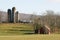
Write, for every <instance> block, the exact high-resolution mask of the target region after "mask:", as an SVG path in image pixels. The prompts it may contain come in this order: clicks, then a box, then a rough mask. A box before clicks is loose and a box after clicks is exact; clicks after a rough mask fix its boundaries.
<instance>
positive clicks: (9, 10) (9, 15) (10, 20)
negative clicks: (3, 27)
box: [7, 9, 12, 23]
mask: <svg viewBox="0 0 60 40" xmlns="http://www.w3.org/2000/svg"><path fill="white" fill-rule="evenodd" d="M7 13H8V22H9V23H11V22H12V19H11V18H12V13H11V9H8V12H7Z"/></svg>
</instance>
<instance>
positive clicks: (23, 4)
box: [0, 0, 60, 14]
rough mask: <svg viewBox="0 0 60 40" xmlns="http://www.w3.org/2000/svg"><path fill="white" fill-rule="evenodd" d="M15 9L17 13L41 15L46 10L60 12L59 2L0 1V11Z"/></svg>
mask: <svg viewBox="0 0 60 40" xmlns="http://www.w3.org/2000/svg"><path fill="white" fill-rule="evenodd" d="M12 7H16V11H19V13H27V14H32V13H33V12H35V13H37V14H41V13H42V12H45V11H46V10H52V11H55V12H60V0H0V11H6V12H7V9H12Z"/></svg>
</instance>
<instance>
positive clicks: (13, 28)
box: [0, 23, 34, 35]
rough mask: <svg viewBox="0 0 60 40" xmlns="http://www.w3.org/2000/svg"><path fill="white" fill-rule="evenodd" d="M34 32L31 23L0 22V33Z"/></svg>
mask: <svg viewBox="0 0 60 40" xmlns="http://www.w3.org/2000/svg"><path fill="white" fill-rule="evenodd" d="M27 33H34V31H33V26H32V25H31V24H21V23H1V24H0V35H19V34H27Z"/></svg>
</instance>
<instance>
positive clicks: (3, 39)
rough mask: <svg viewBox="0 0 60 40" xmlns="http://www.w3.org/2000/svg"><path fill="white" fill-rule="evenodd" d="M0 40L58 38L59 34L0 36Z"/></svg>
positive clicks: (59, 38)
mask: <svg viewBox="0 0 60 40" xmlns="http://www.w3.org/2000/svg"><path fill="white" fill-rule="evenodd" d="M0 40H60V34H51V35H39V34H37V35H14V36H11V35H10V36H0Z"/></svg>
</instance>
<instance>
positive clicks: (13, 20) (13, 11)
mask: <svg viewBox="0 0 60 40" xmlns="http://www.w3.org/2000/svg"><path fill="white" fill-rule="evenodd" d="M15 10H16V8H15V7H13V8H12V22H13V23H15Z"/></svg>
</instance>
